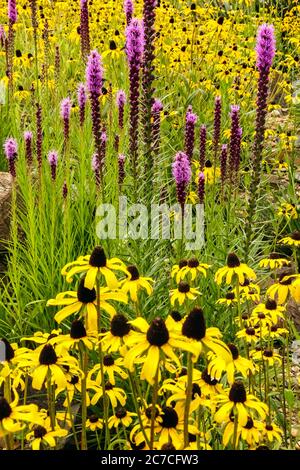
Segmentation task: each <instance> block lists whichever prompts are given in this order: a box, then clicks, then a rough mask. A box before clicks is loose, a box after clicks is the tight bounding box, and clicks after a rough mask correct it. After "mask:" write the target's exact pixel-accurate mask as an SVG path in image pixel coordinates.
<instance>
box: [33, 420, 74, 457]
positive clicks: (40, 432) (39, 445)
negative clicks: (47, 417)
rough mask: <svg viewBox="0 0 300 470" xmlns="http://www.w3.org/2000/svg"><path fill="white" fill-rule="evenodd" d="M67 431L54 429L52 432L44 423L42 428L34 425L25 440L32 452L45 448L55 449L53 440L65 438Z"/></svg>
mask: <svg viewBox="0 0 300 470" xmlns="http://www.w3.org/2000/svg"><path fill="white" fill-rule="evenodd" d="M67 434H68V431H67V430H66V429H61V428H59V427H56V429H55V430H54V431H53V430H52V427H51V426H49V425H48V426H47V425H46V424H45V423H44V425H43V426H41V425H39V424H34V425H33V426H32V431H31V432H29V433H28V434H27V435H26V440H27V441H28V442H29V444H30V446H31V448H32V450H45V447H50V448H51V447H52V448H53V447H55V446H56V440H55V438H59V437H65V436H67Z"/></svg>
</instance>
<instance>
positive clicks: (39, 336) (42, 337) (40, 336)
mask: <svg viewBox="0 0 300 470" xmlns="http://www.w3.org/2000/svg"><path fill="white" fill-rule="evenodd" d="M60 334H61V329H58V330H57V329H55V330H51V333H48V332H45V333H43V332H42V331H36V332H35V333H34V334H33V336H25V337H24V338H21V341H33V342H34V343H37V344H46V343H47V342H48V341H49V339H51V338H54V336H58V335H60Z"/></svg>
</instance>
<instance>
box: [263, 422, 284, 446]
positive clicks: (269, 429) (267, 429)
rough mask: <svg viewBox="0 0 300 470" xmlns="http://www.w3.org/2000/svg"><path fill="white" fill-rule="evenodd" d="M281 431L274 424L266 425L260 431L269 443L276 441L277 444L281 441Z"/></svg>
mask: <svg viewBox="0 0 300 470" xmlns="http://www.w3.org/2000/svg"><path fill="white" fill-rule="evenodd" d="M282 434H283V432H282V430H281V429H280V427H279V426H277V425H276V424H274V423H271V424H266V425H265V426H264V427H263V429H262V435H263V437H265V438H266V439H267V440H268V441H269V442H274V441H278V442H279V443H280V442H281V440H282Z"/></svg>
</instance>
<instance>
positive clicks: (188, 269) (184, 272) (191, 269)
mask: <svg viewBox="0 0 300 470" xmlns="http://www.w3.org/2000/svg"><path fill="white" fill-rule="evenodd" d="M209 268H210V265H209V264H206V263H199V261H198V260H197V258H195V257H194V258H190V259H189V260H188V261H187V264H186V266H183V267H182V268H181V269H180V271H179V273H178V274H179V277H180V280H184V279H185V278H186V277H189V278H190V280H191V281H194V280H195V279H196V277H197V275H198V274H202V275H203V276H204V277H206V275H207V270H208V269H209ZM177 277H178V276H177ZM177 277H176V280H177Z"/></svg>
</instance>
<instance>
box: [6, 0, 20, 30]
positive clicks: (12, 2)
mask: <svg viewBox="0 0 300 470" xmlns="http://www.w3.org/2000/svg"><path fill="white" fill-rule="evenodd" d="M7 13H8V19H9V21H10V22H11V23H12V24H15V23H16V22H17V19H18V12H17V6H16V0H8V11H7Z"/></svg>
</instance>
